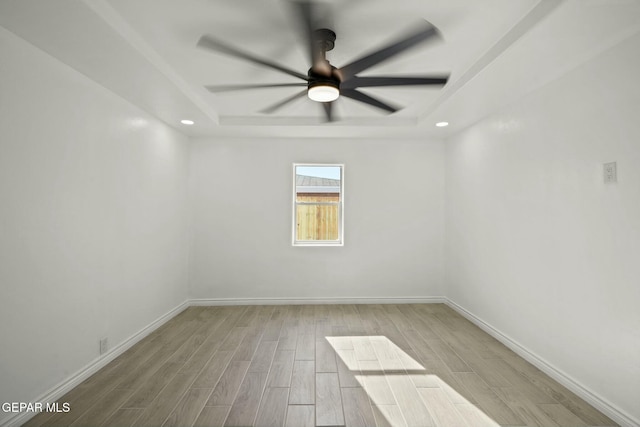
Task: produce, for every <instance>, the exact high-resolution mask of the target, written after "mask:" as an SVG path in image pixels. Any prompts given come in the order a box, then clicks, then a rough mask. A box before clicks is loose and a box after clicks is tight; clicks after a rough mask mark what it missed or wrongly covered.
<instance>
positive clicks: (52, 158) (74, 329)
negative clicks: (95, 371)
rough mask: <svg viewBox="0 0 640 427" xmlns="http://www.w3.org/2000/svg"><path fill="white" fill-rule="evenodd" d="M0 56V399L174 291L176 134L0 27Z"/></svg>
mask: <svg viewBox="0 0 640 427" xmlns="http://www.w3.org/2000/svg"><path fill="white" fill-rule="evenodd" d="M0 57H1V58H2V60H1V61H0V348H1V350H0V361H1V363H0V402H19V401H25V402H28V401H34V400H35V399H36V398H37V397H39V396H40V395H41V394H42V393H45V392H46V391H47V390H49V389H50V388H51V387H53V386H55V385H56V384H58V383H60V382H61V381H63V380H66V379H67V378H68V377H69V376H70V375H72V374H74V373H75V372H77V371H78V370H79V369H81V368H83V367H85V366H87V365H88V364H89V363H90V362H92V361H93V360H95V359H96V358H97V357H98V356H99V346H98V342H99V339H100V338H102V337H108V339H109V341H110V343H111V345H112V346H114V345H116V344H118V343H121V342H123V341H124V340H125V339H127V338H129V337H130V336H131V335H133V334H134V333H136V332H138V331H140V330H141V329H142V328H143V327H145V326H147V325H148V324H150V323H151V322H152V321H154V320H156V319H157V318H159V317H160V316H161V315H163V314H165V313H167V312H168V311H169V310H170V309H173V308H175V307H176V306H178V305H179V304H180V303H182V302H184V301H185V299H186V298H187V286H186V283H187V280H188V271H187V264H188V263H187V261H188V260H187V252H188V245H187V232H186V227H187V220H188V216H187V213H186V194H187V192H186V188H187V186H186V184H187V168H188V139H187V138H186V137H184V136H183V135H181V134H179V133H178V132H176V131H174V130H172V129H170V128H169V127H167V126H166V125H164V124H161V123H159V122H158V121H156V120H155V119H153V118H151V117H150V116H148V115H147V114H145V113H143V112H141V111H140V110H138V109H137V108H135V107H133V106H131V105H130V104H128V103H127V102H125V101H123V100H122V99H120V98H118V97H117V96H115V95H113V94H112V93H111V92H109V91H107V90H105V89H104V88H103V87H101V86H98V85H97V84H95V83H94V82H92V81H90V80H88V79H87V78H85V77H84V76H83V75H81V74H79V73H77V72H75V71H74V70H72V69H70V68H68V67H67V66H65V65H63V64H62V63H60V62H58V61H57V60H55V59H52V58H51V57H49V56H48V55H46V54H44V53H42V52H41V51H39V50H37V49H35V48H34V47H33V46H31V45H29V44H27V43H26V42H24V41H22V40H21V39H18V38H17V37H15V36H13V35H12V34H10V33H8V32H7V31H5V30H3V29H2V28H0ZM2 417H5V418H6V414H0V424H1V423H2V421H3V419H2Z"/></svg>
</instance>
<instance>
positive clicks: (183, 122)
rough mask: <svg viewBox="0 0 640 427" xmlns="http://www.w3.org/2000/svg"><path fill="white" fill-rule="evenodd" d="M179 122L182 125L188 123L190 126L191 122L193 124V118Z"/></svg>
mask: <svg viewBox="0 0 640 427" xmlns="http://www.w3.org/2000/svg"><path fill="white" fill-rule="evenodd" d="M180 123H182V124H183V125H189V126H191V125H192V124H194V123H195V122H194V121H193V120H180Z"/></svg>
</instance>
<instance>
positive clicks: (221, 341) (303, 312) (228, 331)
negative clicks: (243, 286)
mask: <svg viewBox="0 0 640 427" xmlns="http://www.w3.org/2000/svg"><path fill="white" fill-rule="evenodd" d="M59 402H61V403H62V402H68V403H69V404H70V406H71V411H70V412H68V413H57V414H47V413H42V414H39V415H37V416H36V417H34V418H32V419H31V420H30V421H29V422H27V423H26V424H25V425H27V426H130V425H134V426H208V427H213V426H287V427H305V426H316V425H317V426H343V425H344V426H364V427H376V426H378V427H382V426H393V427H396V426H419V427H428V426H470V427H482V426H497V425H503V426H545V427H547V426H563V427H564V426H612V425H615V423H614V422H613V421H612V420H610V419H609V418H607V417H606V416H604V415H603V414H601V413H600V412H598V411H597V410H595V409H594V408H593V407H591V406H589V405H588V404H587V403H586V402H584V401H583V400H582V399H580V398H579V397H578V396H576V395H575V394H573V393H572V392H571V391H569V390H567V389H566V388H565V387H563V386H561V385H560V384H558V383H557V382H556V381H554V380H552V379H551V378H549V377H548V376H547V375H545V374H543V373H542V372H541V371H539V370H538V369H536V368H535V367H534V366H532V365H531V364H529V363H527V362H526V361H525V360H523V359H522V358H520V357H518V356H517V355H515V354H514V353H513V352H511V351H510V350H509V349H508V348H506V347H505V346H504V345H502V344H501V343H499V342H498V341H496V340H495V339H494V338H492V337H491V336H489V335H487V334H486V333H485V332H483V331H482V330H480V329H479V328H477V327H476V326H475V325H473V324H472V323H470V322H468V321H467V320H466V319H464V318H463V317H461V316H460V315H458V314H457V313H456V312H454V311H453V310H451V309H450V308H449V307H447V306H445V305H443V304H415V305H314V306H301V305H294V306H244V307H192V308H189V309H187V310H185V311H184V312H182V313H181V314H179V315H178V316H176V317H175V318H174V319H172V320H171V321H169V322H167V323H166V324H165V325H163V326H162V327H161V328H159V329H158V330H156V331H154V332H153V333H152V334H151V335H149V336H148V337H147V338H145V339H144V340H142V341H141V342H139V343H138V344H136V345H135V346H134V347H132V348H131V349H130V350H129V351H127V352H126V353H124V354H122V355H121V356H120V357H118V358H117V359H115V360H114V361H113V362H111V363H110V364H109V365H107V366H106V367H105V368H103V369H102V370H100V371H99V372H97V373H96V374H95V375H93V376H92V377H90V378H89V379H87V380H86V381H85V382H83V383H82V384H80V385H79V386H78V387H76V388H74V389H73V390H72V391H70V392H69V393H68V394H67V395H65V396H64V397H62V398H61V399H60V400H59Z"/></svg>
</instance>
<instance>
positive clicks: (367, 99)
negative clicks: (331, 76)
mask: <svg viewBox="0 0 640 427" xmlns="http://www.w3.org/2000/svg"><path fill="white" fill-rule="evenodd" d="M340 95H341V96H346V97H347V98H351V99H355V100H356V101H360V102H363V103H365V104H368V105H371V106H373V107H376V108H380V109H382V110H385V111H388V112H390V113H395V112H396V111H398V108H397V107H393V106H391V105H389V104H386V103H384V102H382V101H380V100H379V99H376V98H373V97H371V96H369V95H367V94H365V93H362V92H360V91H358V90H356V89H346V90H341V91H340Z"/></svg>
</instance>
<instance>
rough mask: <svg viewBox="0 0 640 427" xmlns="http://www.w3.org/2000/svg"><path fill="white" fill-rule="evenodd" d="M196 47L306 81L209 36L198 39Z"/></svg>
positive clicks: (294, 73) (299, 75) (299, 74)
mask: <svg viewBox="0 0 640 427" xmlns="http://www.w3.org/2000/svg"><path fill="white" fill-rule="evenodd" d="M197 46H198V47H200V48H203V49H208V50H212V51H215V52H221V53H226V54H227V55H231V56H235V57H236V58H241V59H246V60H247V61H250V62H253V63H254V64H258V65H264V66H265V67H268V68H272V69H274V70H278V71H281V72H283V73H285V74H289V75H290V76H294V77H297V78H299V79H302V80H307V76H306V75H304V74H302V73H298V72H297V71H294V70H291V69H289V68H287V67H283V66H282V65H279V64H276V63H275V62H271V61H268V60H266V59H262V58H259V57H257V56H255V55H253V54H251V53H247V52H243V51H241V50H239V49H236V48H235V47H233V46H230V45H228V44H226V43H224V42H221V41H219V40H216V39H214V38H213V37H211V36H209V35H204V36H202V37H200V40H198V44H197Z"/></svg>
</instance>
